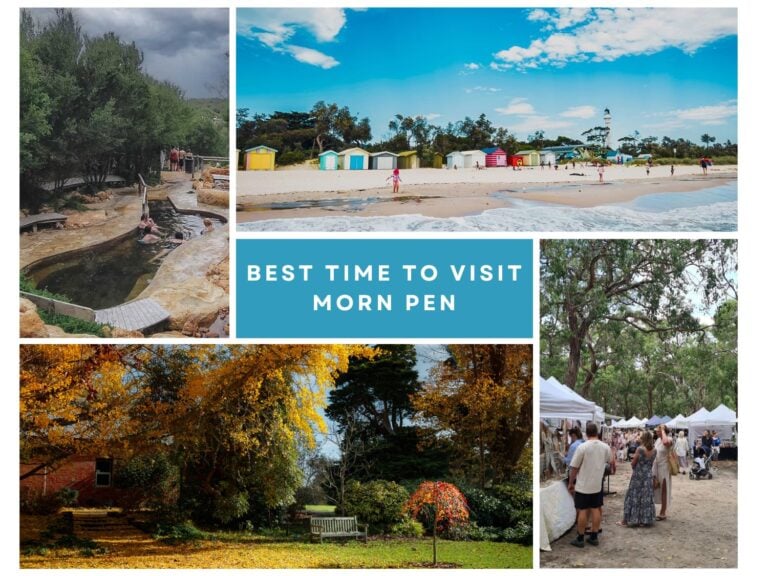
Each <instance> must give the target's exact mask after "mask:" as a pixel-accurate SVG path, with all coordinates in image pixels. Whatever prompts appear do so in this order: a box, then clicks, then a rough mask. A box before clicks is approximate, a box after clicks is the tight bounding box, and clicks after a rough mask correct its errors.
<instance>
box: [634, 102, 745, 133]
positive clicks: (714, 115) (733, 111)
mask: <svg viewBox="0 0 768 576" xmlns="http://www.w3.org/2000/svg"><path fill="white" fill-rule="evenodd" d="M737 114H738V108H737V105H736V100H727V101H725V102H720V103H718V104H711V105H708V106H696V107H694V108H682V109H678V110H670V111H668V112H658V113H655V114H653V115H652V117H654V118H659V119H660V121H659V122H656V123H652V124H645V125H644V126H643V127H644V128H651V129H656V130H671V129H673V128H683V127H686V126H691V125H692V124H698V125H700V126H719V125H722V124H725V123H726V122H727V121H728V120H729V119H730V118H735V117H736V115H737Z"/></svg>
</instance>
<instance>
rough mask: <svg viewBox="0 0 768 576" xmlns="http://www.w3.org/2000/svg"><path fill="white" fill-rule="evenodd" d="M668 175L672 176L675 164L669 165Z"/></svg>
mask: <svg viewBox="0 0 768 576" xmlns="http://www.w3.org/2000/svg"><path fill="white" fill-rule="evenodd" d="M669 175H670V176H674V175H675V165H674V164H672V165H670V167H669Z"/></svg>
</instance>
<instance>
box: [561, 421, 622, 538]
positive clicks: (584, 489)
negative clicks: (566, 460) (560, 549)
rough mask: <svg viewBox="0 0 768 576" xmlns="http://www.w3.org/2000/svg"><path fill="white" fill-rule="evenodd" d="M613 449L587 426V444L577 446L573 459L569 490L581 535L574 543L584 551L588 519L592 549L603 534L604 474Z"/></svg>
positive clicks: (592, 427)
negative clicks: (601, 525)
mask: <svg viewBox="0 0 768 576" xmlns="http://www.w3.org/2000/svg"><path fill="white" fill-rule="evenodd" d="M611 458H612V454H611V448H610V446H608V444H605V443H604V442H601V441H600V440H599V439H598V437H597V425H596V424H595V423H594V422H590V423H589V424H587V441H586V442H584V443H583V444H582V445H581V446H579V447H578V449H577V450H576V453H575V454H574V455H573V459H572V460H571V474H570V478H569V481H568V491H569V492H570V493H571V494H573V503H574V505H575V506H576V510H577V517H576V530H577V531H578V536H577V537H576V539H575V540H573V541H572V542H571V544H573V545H574V546H576V547H578V548H584V532H585V531H586V529H587V516H588V515H590V516H591V519H592V531H591V532H590V533H589V540H588V542H589V543H590V544H592V545H593V546H597V545H598V544H599V542H598V540H597V535H598V534H599V533H600V522H601V520H602V507H603V475H604V474H605V465H606V464H609V463H610V462H611Z"/></svg>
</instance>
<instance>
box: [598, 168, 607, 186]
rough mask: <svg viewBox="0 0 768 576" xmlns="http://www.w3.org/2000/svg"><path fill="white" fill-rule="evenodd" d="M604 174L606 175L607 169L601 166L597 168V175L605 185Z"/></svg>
mask: <svg viewBox="0 0 768 576" xmlns="http://www.w3.org/2000/svg"><path fill="white" fill-rule="evenodd" d="M603 174H605V167H604V166H603V165H602V164H600V166H598V167H597V175H598V176H600V183H601V184H602V183H603Z"/></svg>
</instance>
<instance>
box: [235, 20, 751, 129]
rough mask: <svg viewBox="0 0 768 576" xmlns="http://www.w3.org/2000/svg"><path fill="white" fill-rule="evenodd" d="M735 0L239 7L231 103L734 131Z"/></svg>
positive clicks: (535, 123)
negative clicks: (717, 5) (709, 2)
mask: <svg viewBox="0 0 768 576" xmlns="http://www.w3.org/2000/svg"><path fill="white" fill-rule="evenodd" d="M736 30H737V27H736V9H733V8H726V9H714V8H707V9H686V8H680V9H665V8H619V9H589V8H574V9H567V8H560V9H540V8H537V9H516V8H510V9H441V8H413V9H408V8H402V9H396V8H382V9H369V10H352V9H340V8H302V9H290V8H277V9H242V8H241V9H238V10H237V107H238V108H249V109H250V111H251V113H253V112H260V113H271V112H274V111H275V110H280V111H288V110H297V111H308V110H309V109H310V108H311V107H312V105H313V104H314V103H315V102H317V101H318V100H325V101H326V102H336V103H337V104H339V105H342V106H344V105H346V106H349V108H350V111H351V112H352V113H353V114H357V115H358V116H359V117H368V118H370V120H371V126H372V132H373V137H374V140H379V139H381V138H385V137H388V136H389V134H388V129H387V125H388V123H389V121H390V120H391V119H392V118H393V117H394V115H395V114H397V113H400V114H404V115H411V116H416V115H422V116H425V117H426V118H427V119H429V120H430V121H431V122H432V123H434V124H438V125H441V126H445V125H446V124H447V123H448V122H456V121H458V120H462V119H463V118H464V117H465V116H469V117H471V118H473V119H474V118H477V116H479V115H480V113H485V114H486V115H487V116H488V118H489V119H490V120H491V121H492V122H493V124H494V126H504V127H506V128H508V129H509V130H510V131H512V133H514V134H515V135H516V136H517V138H518V139H521V140H525V139H527V137H528V136H529V135H530V134H533V132H534V131H535V130H544V133H545V135H546V136H548V137H551V138H554V137H555V136H557V135H565V136H570V137H576V138H577V137H579V135H580V134H581V132H583V131H584V130H586V129H589V128H591V127H593V126H596V125H602V123H603V119H602V116H603V110H604V109H605V108H606V107H608V108H609V109H610V110H611V114H612V117H613V120H612V127H613V130H612V133H613V135H614V137H615V138H618V137H621V136H624V135H627V134H630V133H632V132H634V131H635V130H637V131H638V132H639V133H640V137H641V138H642V137H645V136H651V135H654V136H659V137H661V136H670V137H673V138H677V137H683V138H689V139H691V140H692V141H694V142H700V137H701V135H702V134H704V133H708V134H710V135H712V136H715V137H716V138H717V141H718V142H724V141H725V140H728V139H730V140H731V141H733V142H736V141H737V131H736V124H737V116H736V108H737V104H736V98H737V67H736V61H737V36H736Z"/></svg>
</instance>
